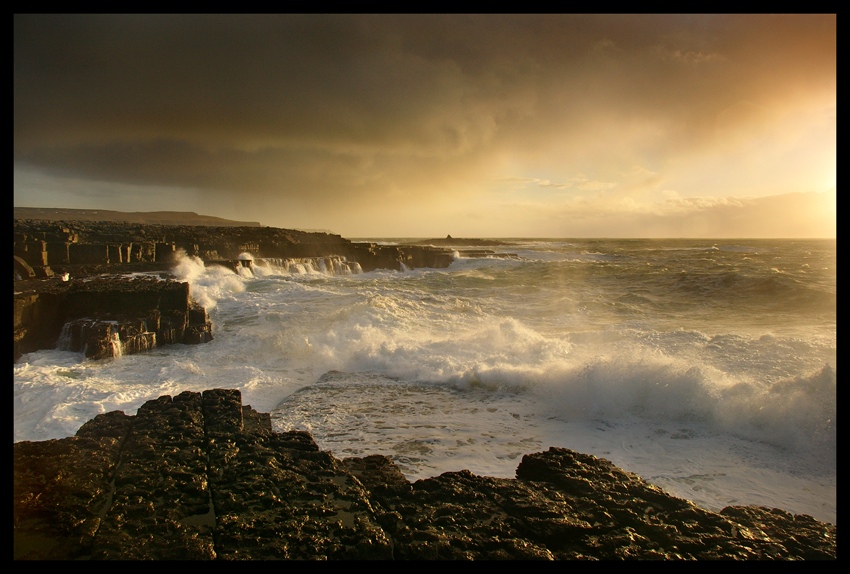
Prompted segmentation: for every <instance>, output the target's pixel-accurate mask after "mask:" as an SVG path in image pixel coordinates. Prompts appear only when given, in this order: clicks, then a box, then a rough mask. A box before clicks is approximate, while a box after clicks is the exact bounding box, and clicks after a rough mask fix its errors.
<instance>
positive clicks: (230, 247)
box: [13, 208, 453, 361]
mask: <svg viewBox="0 0 850 574" xmlns="http://www.w3.org/2000/svg"><path fill="white" fill-rule="evenodd" d="M15 211H16V219H15V221H14V238H15V244H14V246H15V256H14V265H15V293H14V331H13V341H14V354H15V361H17V360H18V359H19V358H20V357H21V356H22V355H23V354H25V353H29V352H32V351H37V350H40V349H52V348H56V347H57V345H59V346H63V348H67V349H69V350H72V351H84V352H85V355H86V357H87V358H90V359H102V358H110V357H114V356H116V354H130V353H138V352H144V351H146V350H149V349H152V348H154V347H157V346H161V345H167V344H174V343H189V344H193V343H205V342H207V341H210V340H212V325H211V323H210V320H209V317H208V316H207V314H206V310H205V309H204V308H203V307H201V306H200V305H198V304H197V302H196V301H194V300H193V299H192V298H191V296H190V294H189V286H188V284H187V283H185V282H182V283H181V282H179V281H177V280H176V278H175V277H174V275H172V273H171V271H172V269H173V267H174V265H176V264H177V263H178V262H179V260H180V257H181V256H189V257H193V258H197V259H199V260H200V261H201V262H203V264H204V265H206V266H210V265H218V266H223V267H226V268H229V269H230V270H231V271H233V272H234V273H238V272H240V271H241V269H240V268H242V267H248V268H252V267H253V265H255V264H257V265H260V264H274V265H278V266H284V267H285V266H287V265H289V264H305V263H306V264H310V265H314V266H315V267H317V268H326V269H329V270H334V269H335V270H337V271H339V272H352V271H351V270H352V268H356V270H358V271H364V272H365V271H371V270H375V269H393V270H398V271H401V270H405V269H415V268H420V267H447V266H448V265H450V264H451V262H452V260H453V255H452V251H451V250H449V249H447V248H439V247H433V246H421V245H410V246H392V245H377V244H374V243H354V242H351V241H349V240H347V239H343V238H342V237H340V236H339V235H333V234H330V233H324V232H305V231H298V230H293V229H278V228H272V227H260V226H258V225H253V226H244V225H236V224H237V223H239V222H231V223H232V225H220V224H221V223H222V221H224V220H221V221H218V220H213V221H214V223H218V224H219V225H209V224H206V225H196V224H194V223H198V222H199V221H204V222H206V221H207V219H204V218H203V217H201V216H197V215H195V214H190V215H191V216H194V217H191V216H188V215H185V214H184V215H183V216H184V217H186V218H187V219H185V220H186V221H188V222H189V223H190V224H187V225H183V224H176V223H175V222H176V221H177V219H176V218H177V217H178V215H179V214H168V212H162V213H159V212H154V213H151V214H121V213H119V212H97V211H95V212H89V211H87V210H33V209H26V208H16V210H15ZM17 215H26V216H29V217H30V218H17ZM57 215H65V216H68V217H82V218H84V219H79V220H58V221H57V220H54V219H49V217H51V216H57ZM98 215H103V216H107V215H108V216H110V217H112V218H113V220H112V221H95V220H92V218H93V217H96V216H98ZM122 217H123V218H125V220H123V221H122V220H120V218H122ZM148 221H156V222H158V221H167V222H170V223H168V224H162V223H147V222H148Z"/></svg>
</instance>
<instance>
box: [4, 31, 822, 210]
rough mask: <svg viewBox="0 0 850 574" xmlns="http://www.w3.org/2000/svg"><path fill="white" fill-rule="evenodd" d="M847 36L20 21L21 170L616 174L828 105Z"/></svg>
mask: <svg viewBox="0 0 850 574" xmlns="http://www.w3.org/2000/svg"><path fill="white" fill-rule="evenodd" d="M835 40H836V29H835V16H834V15H833V16H830V15H825V16H808V15H794V16H788V15H643V16H641V15H636V16H626V15H595V16H594V15H15V17H14V90H13V94H14V115H13V119H14V125H13V132H14V157H15V162H16V166H17V168H18V169H26V170H31V171H33V172H39V173H42V174H53V175H55V176H57V177H74V178H80V179H86V178H89V179H91V180H93V181H100V182H109V181H111V182H114V183H115V184H116V186H118V185H119V184H133V185H149V186H171V187H186V188H193V189H198V190H200V189H204V190H208V191H209V193H211V194H221V195H222V196H224V195H225V194H228V193H248V194H250V195H251V197H253V198H255V199H260V198H261V197H262V196H263V194H269V196H270V197H271V196H274V197H280V196H289V197H291V198H293V199H295V198H296V196H297V195H299V194H311V195H312V196H313V197H314V198H316V199H317V200H318V199H321V198H326V199H327V201H328V202H332V201H333V200H334V199H338V200H339V201H340V202H341V203H345V202H348V203H352V202H353V199H352V198H353V197H355V196H359V197H361V198H362V197H373V198H379V197H399V196H407V197H408V198H410V199H411V200H416V201H419V199H420V196H421V194H423V193H427V194H429V195H431V196H433V197H437V196H441V195H445V196H449V195H453V194H454V195H457V194H462V193H465V192H464V191H463V190H464V189H469V188H470V185H473V186H476V185H477V186H478V187H481V186H482V185H485V182H490V181H494V180H497V179H499V178H505V177H519V178H528V179H536V180H539V181H554V182H559V181H567V180H570V179H572V178H574V177H576V176H577V175H578V174H579V173H584V174H587V177H588V178H589V179H591V180H599V181H612V180H613V177H614V176H613V175H612V174H614V173H627V172H629V171H630V170H632V169H633V168H634V166H635V165H638V166H642V167H643V168H645V169H647V170H649V171H651V172H661V171H663V170H665V169H667V168H669V167H671V166H674V165H681V164H683V163H685V162H686V160H680V159H678V158H680V157H682V158H684V157H685V156H686V155H687V154H700V153H703V154H705V153H709V154H711V153H714V152H713V150H715V149H716V148H717V147H718V146H722V145H725V144H724V142H723V141H721V142H718V133H721V134H733V135H735V137H738V135H739V134H743V135H741V137H742V138H744V139H747V138H749V137H750V136H749V135H748V134H750V133H764V132H763V130H762V131H759V130H760V129H761V127H760V126H763V125H768V124H770V125H774V128H772V129H782V124H781V120H782V118H787V117H788V116H790V115H793V114H795V113H796V114H797V115H799V114H800V113H802V112H800V111H799V110H803V111H805V110H808V108H806V106H811V104H810V102H811V101H812V98H817V97H821V98H822V99H823V100H824V101H825V102H826V104H825V105H829V103H830V99H829V96H830V94H831V96H832V100H831V101H832V105H833V106H834V92H835V85H836V84H835V81H836V67H835V65H836V51H835V49H836V43H835ZM823 94H826V95H825V96H824V95H823ZM800 106H803V107H802V108H801V107H800ZM754 109H755V110H761V111H760V112H759V114H749V115H746V114H744V113H743V112H746V111H747V110H750V111H752V110H754ZM806 113H808V112H806ZM718 122H719V123H718ZM744 128H746V129H744ZM718 130H720V132H718ZM723 130H726V131H723ZM669 179H670V178H669V177H668V178H667V180H669ZM656 180H657V181H658V182H660V181H665V178H663V177H660V176H659V177H658V178H656ZM474 182H477V183H474ZM679 191H680V192H682V191H687V190H679ZM21 193H23V192H21ZM694 193H697V190H694ZM69 201H71V200H70V199H69ZM321 205H322V207H325V206H326V205H327V204H325V203H321ZM102 207H103V208H112V209H120V207H119V206H116V205H112V206H102ZM248 218H249V219H258V218H259V216H257V215H254V216H250V217H248Z"/></svg>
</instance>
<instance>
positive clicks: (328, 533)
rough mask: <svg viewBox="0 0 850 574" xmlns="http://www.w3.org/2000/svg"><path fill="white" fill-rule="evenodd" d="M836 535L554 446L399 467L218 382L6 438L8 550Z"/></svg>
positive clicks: (711, 551) (804, 542)
mask: <svg viewBox="0 0 850 574" xmlns="http://www.w3.org/2000/svg"><path fill="white" fill-rule="evenodd" d="M836 537H837V527H836V526H835V525H833V524H828V523H823V522H819V521H817V520H815V519H814V518H812V517H810V516H807V515H793V514H790V513H788V512H786V511H783V510H779V509H775V508H764V507H756V506H733V507H727V508H724V509H723V510H721V511H720V512H711V511H709V510H705V509H703V508H700V507H698V506H696V505H694V504H693V503H691V502H689V501H687V500H684V499H680V498H676V497H673V496H670V495H668V494H667V493H665V492H664V491H663V490H661V489H660V488H658V487H656V486H654V485H651V484H648V483H647V482H645V481H644V480H643V479H642V478H640V477H639V476H637V475H635V474H632V473H630V472H627V471H625V470H623V469H620V468H618V467H616V466H615V465H613V464H612V463H611V462H609V461H607V460H605V459H602V458H597V457H595V456H590V455H586V454H580V453H577V452H574V451H571V450H569V449H566V448H550V449H549V450H548V451H545V452H540V453H534V454H529V455H526V456H524V457H523V459H522V462H521V463H520V465H519V466H518V468H517V470H516V478H514V479H503V478H492V477H485V476H477V475H475V474H472V473H471V472H469V471H467V470H461V471H458V472H447V473H444V474H442V475H440V476H437V477H434V478H428V479H423V480H417V481H415V482H412V483H411V482H409V481H408V480H407V479H406V478H405V477H404V475H403V474H402V473H401V471H400V470H399V468H398V467H397V466H396V465H395V464H394V463H393V461H392V460H391V459H390V458H388V457H386V456H381V455H372V456H367V457H363V458H347V459H342V460H340V459H337V458H336V457H334V456H333V455H332V454H331V453H328V452H324V451H322V450H321V449H320V448H319V447H318V446H317V445H316V443H315V442H314V441H313V439H312V437H311V436H310V435H309V434H307V433H306V432H303V431H295V430H293V431H288V432H282V433H278V432H274V431H273V430H272V427H271V419H270V416H269V415H268V414H266V413H259V412H256V411H255V410H254V409H252V408H251V407H250V406H243V405H242V402H241V395H240V393H239V391H237V390H229V389H212V390H208V391H205V392H203V393H193V392H184V393H181V394H179V395H177V396H174V397H171V396H163V397H160V398H159V399H156V400H152V401H148V402H147V403H145V404H144V405H142V406H141V407H140V408H139V409H138V412H137V414H136V415H132V416H128V415H126V414H124V413H122V412H118V411H116V412H111V413H105V414H101V415H98V416H97V417H95V418H94V419H92V420H91V421H89V422H88V423H86V424H85V425H83V426H82V427H81V428H80V429H79V431H78V432H77V433H76V436H74V437H68V438H64V439H58V440H49V441H41V442H26V441H25V442H18V443H15V445H14V558H15V559H18V560H26V559H51V560H81V559H83V560H84V559H90V560H172V559H174V560H177V559H181V560H300V559H304V560H355V559H359V560H363V559H368V560H493V559H511V560H532V559H533V560H573V559H574V560H611V559H662V560H834V559H836V557H837V556H836V552H837V538H836Z"/></svg>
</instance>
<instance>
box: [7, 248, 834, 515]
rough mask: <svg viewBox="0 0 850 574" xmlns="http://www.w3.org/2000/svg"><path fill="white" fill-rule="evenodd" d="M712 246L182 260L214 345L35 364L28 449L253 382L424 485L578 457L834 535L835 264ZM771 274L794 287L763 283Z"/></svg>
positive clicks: (22, 398)
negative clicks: (780, 514) (444, 259)
mask: <svg viewBox="0 0 850 574" xmlns="http://www.w3.org/2000/svg"><path fill="white" fill-rule="evenodd" d="M711 247H712V246H711V244H710V243H708V244H706V245H700V244H695V243H694V242H692V243H687V242H683V243H675V242H667V243H660V242H644V243H639V244H635V243H629V242H608V243H606V242H593V243H592V244H590V243H586V244H582V243H581V242H565V241H560V242H534V243H529V244H527V245H522V246H519V247H517V246H508V247H504V248H501V249H502V251H504V252H510V253H520V254H521V257H520V258H519V259H506V258H502V259H495V258H494V259H484V258H467V259H464V258H458V259H456V260H455V261H454V263H452V264H451V266H450V267H449V268H448V269H438V270H434V269H426V270H422V269H417V270H408V271H406V272H403V273H399V272H396V271H378V272H371V273H340V272H338V271H339V269H342V268H341V267H338V268H334V266H333V264H330V265H329V264H327V263H326V264H325V267H324V268H321V266H320V265H318V264H315V265H314V263H315V262H310V267H309V268H307V267H303V268H302V269H300V270H299V268H298V267H297V266H286V265H278V264H263V262H261V261H259V260H255V261H254V262H253V263H254V270H253V272H252V273H250V274H244V275H243V274H236V273H234V272H233V271H232V270H228V269H225V268H223V267H216V266H210V267H209V268H205V267H204V265H203V263H202V262H201V261H200V260H198V259H192V258H188V257H184V258H183V259H182V260H181V261H180V262H179V263H178V265H177V267H176V268H175V271H174V272H175V274H176V275H178V277H180V278H182V279H184V280H187V281H189V282H190V284H191V293H192V296H193V297H194V298H195V299H197V300H198V302H199V303H201V304H202V305H204V306H205V307H206V308H207V310H208V311H209V312H210V316H211V319H212V322H213V334H214V339H213V341H211V342H209V343H207V344H204V345H173V346H168V347H162V348H158V349H155V350H153V351H151V352H149V353H146V354H143V355H129V356H124V357H121V358H120V359H115V360H108V361H103V362H93V361H86V360H84V359H83V357H82V356H81V355H80V354H76V353H69V352H63V351H40V352H37V353H31V354H28V355H25V356H24V357H23V358H22V359H21V360H20V361H19V362H18V363H17V364H16V365H15V385H14V415H15V433H14V435H15V440H16V441H17V440H44V439H48V438H59V437H62V436H69V435H71V434H73V433H74V432H75V431H76V429H77V428H78V427H79V426H80V425H81V424H82V423H84V422H85V421H87V420H89V419H90V418H92V417H93V416H95V415H97V414H99V413H101V412H107V411H110V410H123V411H125V412H126V413H128V414H133V413H134V412H135V409H137V408H138V407H139V406H140V405H141V404H142V403H143V402H144V401H146V400H150V399H154V398H157V397H159V396H161V395H164V394H171V395H175V394H179V393H180V392H183V391H185V390H190V391H202V390H206V389H209V388H216V387H227V388H237V389H239V390H240V391H241V392H242V396H243V402H244V403H245V404H250V405H251V406H253V407H254V408H256V409H258V410H260V411H263V412H271V413H273V419H274V424H275V426H276V428H278V429H279V430H283V429H286V428H306V429H307V430H310V431H311V432H312V433H313V434H314V437H315V438H316V440H317V442H319V444H320V446H322V447H323V448H326V449H328V450H331V451H332V452H334V453H335V454H336V455H338V456H362V455H364V454H369V453H373V452H374V453H384V454H388V455H390V456H392V457H393V458H394V459H395V460H396V461H397V462H398V463H399V464H400V466H401V467H402V469H403V470H404V472H405V473H406V474H407V475H408V477H410V478H422V477H425V476H433V475H435V474H438V473H440V472H443V471H446V470H460V469H461V468H469V469H470V470H472V471H473V472H476V473H478V474H485V475H492V476H513V471H514V470H515V468H516V465H517V464H518V463H519V460H520V459H521V456H522V455H523V454H527V453H531V452H536V451H539V450H544V449H546V448H548V447H549V446H565V447H569V448H574V449H576V450H580V451H583V452H589V453H591V454H596V455H598V456H604V457H605V458H609V459H610V460H612V461H613V462H615V463H616V464H619V465H621V466H623V467H624V468H626V469H628V470H631V471H634V472H637V473H639V474H641V475H642V476H644V477H645V478H647V479H649V480H652V481H654V482H656V483H657V484H659V485H660V486H662V487H664V488H666V489H668V490H669V491H671V492H673V493H674V494H678V495H680V496H685V497H687V498H689V499H692V500H695V501H697V502H698V503H701V504H703V505H706V506H708V507H710V508H716V509H719V508H720V507H722V506H724V505H727V504H765V505H768V506H779V507H782V508H785V509H788V510H791V511H794V512H806V513H809V514H812V515H814V516H815V517H817V518H820V519H824V520H830V521H833V522H834V521H835V458H836V452H837V446H836V438H835V437H836V426H835V418H836V404H837V401H836V390H835V389H836V340H835V318H834V314H833V315H830V313H829V310H830V309H834V298H835V291H834V286H833V285H832V283H834V258H833V259H830V257H831V255H830V254H829V253H827V255H826V256H825V257H824V258H823V259H824V260H816V259H811V258H812V257H813V256H812V255H811V254H810V255H808V256H806V255H804V254H801V253H800V252H798V251H794V250H793V249H790V248H789V247H788V246H786V245H783V244H782V243H772V244H765V245H753V246H751V247H752V248H751V249H737V248H736V249H724V250H714V251H712V253H714V254H715V255H714V257H717V258H719V259H718V261H708V260H705V259H694V258H692V257H691V256H690V255H688V254H692V253H697V252H699V251H700V250H702V251H706V250H708V249H710V248H711ZM743 247H747V246H743ZM767 248H770V250H771V254H770V256H769V257H763V258H761V259H760V258H759V257H760V256H759V253H762V252H765V251H768V249H767ZM783 249H785V250H786V251H782V250H783ZM789 249H790V251H788V250H789ZM832 249H833V250H834V243H833V244H832ZM777 250H779V251H780V254H781V255H782V256H783V257H782V258H781V259H780V261H781V262H782V263H780V264H777V263H776V256H777ZM808 251H809V252H811V251H812V250H811V249H809V250H808ZM526 255H527V256H526ZM744 256H746V259H744ZM806 257H809V259H806ZM830 261H833V264H832V266H830ZM804 264H808V265H809V266H808V267H803V265H804ZM733 266H734V267H735V268H736V269H737V271H736V275H734V276H733V275H730V274H729V273H728V272H727V270H728V269H729V268H730V267H733ZM771 267H776V268H777V269H780V270H782V271H783V272H786V274H788V275H791V276H792V278H794V281H793V282H789V283H783V284H781V285H775V284H774V285H768V287H769V289H767V290H765V289H763V288H762V284H760V283H758V282H759V281H761V279H760V278H761V277H762V274H763V273H764V272H765V271H769V270H770V268H771ZM666 269H669V271H665V270H666ZM795 270H796V271H795ZM302 271H303V272H302ZM682 271H684V272H685V274H684V275H685V276H687V277H688V279H686V280H683V279H682V278H681V274H682ZM803 272H805V273H807V274H808V275H807V276H806V282H804V283H801V282H800V280H799V273H803ZM795 273H797V274H798V275H797V276H795ZM698 276H703V277H705V278H706V279H693V278H694V277H698ZM830 277H832V279H830ZM799 290H804V291H799Z"/></svg>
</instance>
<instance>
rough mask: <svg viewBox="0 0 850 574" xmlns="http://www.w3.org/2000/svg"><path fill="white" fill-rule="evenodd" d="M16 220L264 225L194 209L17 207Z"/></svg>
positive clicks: (219, 225)
mask: <svg viewBox="0 0 850 574" xmlns="http://www.w3.org/2000/svg"><path fill="white" fill-rule="evenodd" d="M14 215H15V219H46V220H52V221H111V222H122V221H126V222H128V223H141V224H147V225H210V226H216V227H261V226H260V223H259V222H258V221H233V220H231V219H224V218H221V217H213V216H211V215H198V214H197V213H195V212H192V211H133V212H125V211H110V210H107V209H66V208H61V207H15V208H14Z"/></svg>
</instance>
